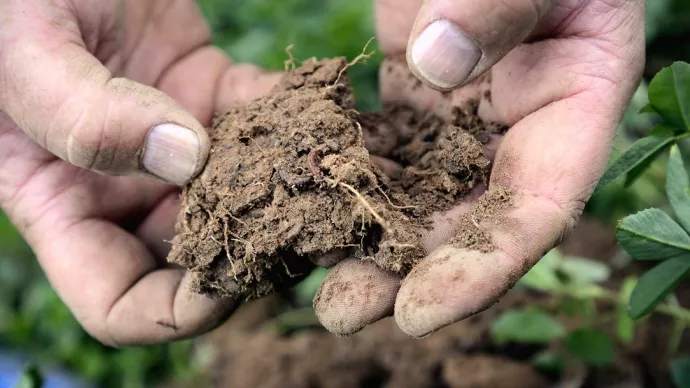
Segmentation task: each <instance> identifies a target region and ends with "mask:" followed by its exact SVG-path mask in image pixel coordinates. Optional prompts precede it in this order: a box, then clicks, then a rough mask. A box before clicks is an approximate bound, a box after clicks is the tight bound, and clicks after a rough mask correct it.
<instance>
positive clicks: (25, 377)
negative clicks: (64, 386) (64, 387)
mask: <svg viewBox="0 0 690 388" xmlns="http://www.w3.org/2000/svg"><path fill="white" fill-rule="evenodd" d="M42 386H43V376H41V371H39V370H38V367H37V366H36V365H35V364H29V365H27V366H26V367H25V368H24V370H23V371H22V374H21V376H19V381H18V382H17V385H16V386H15V387H16V388H41V387H42Z"/></svg>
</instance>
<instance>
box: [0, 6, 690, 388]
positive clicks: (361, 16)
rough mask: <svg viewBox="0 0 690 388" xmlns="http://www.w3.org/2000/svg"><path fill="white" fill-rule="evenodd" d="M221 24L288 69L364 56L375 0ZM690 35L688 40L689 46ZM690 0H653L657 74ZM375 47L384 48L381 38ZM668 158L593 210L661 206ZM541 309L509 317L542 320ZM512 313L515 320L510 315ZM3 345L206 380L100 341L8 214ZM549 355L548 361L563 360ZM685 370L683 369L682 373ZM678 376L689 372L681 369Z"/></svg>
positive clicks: (156, 377)
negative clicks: (292, 64)
mask: <svg viewBox="0 0 690 388" xmlns="http://www.w3.org/2000/svg"><path fill="white" fill-rule="evenodd" d="M199 3H200V5H201V7H202V10H203V12H204V14H205V15H206V17H207V18H208V20H209V23H210V24H211V26H212V28H213V31H214V34H215V35H214V36H215V37H214V40H215V43H216V44H217V45H218V46H220V47H221V48H223V49H224V50H225V51H227V52H228V53H229V54H230V55H231V56H232V57H233V59H234V60H235V61H236V62H251V63H254V64H257V65H260V66H263V67H266V68H269V69H274V70H282V69H283V67H284V61H285V59H286V58H287V54H286V52H285V48H286V47H287V46H289V45H291V44H293V45H294V48H293V51H292V52H293V53H294V55H295V57H296V58H297V59H298V60H299V59H302V60H303V59H306V58H310V57H313V56H316V57H330V56H345V57H347V58H348V59H352V58H354V57H355V56H357V55H358V54H359V53H360V52H361V51H362V48H363V47H364V45H365V44H366V42H367V41H368V40H369V39H370V38H371V37H373V36H374V28H373V14H372V9H371V8H372V1H371V0H352V1H333V0H320V1H314V0H252V1H247V0H199ZM683 42H685V43H686V44H683ZM689 42H690V2H688V1H687V0H649V1H648V7H647V48H648V50H647V52H648V60H647V70H646V75H648V76H649V75H653V74H654V73H656V72H657V71H658V70H659V69H660V68H661V67H663V66H668V65H669V64H670V62H671V61H673V60H685V61H690V43H689ZM372 48H374V49H376V50H377V51H378V47H377V45H376V41H374V43H373V46H372ZM380 60H381V55H380V53H377V55H375V56H374V57H373V58H371V59H370V60H369V61H368V63H366V64H358V65H357V66H355V67H354V68H352V69H351V71H350V74H351V78H352V80H353V87H354V89H355V94H356V97H357V100H358V104H359V106H360V108H361V109H376V108H378V107H379V101H378V95H377V74H378V63H379V62H380ZM644 88H646V84H643V85H642V86H641V91H639V92H638V93H637V94H636V96H635V99H634V100H633V104H632V105H631V109H629V113H628V114H627V115H626V118H625V121H624V123H623V124H622V125H621V127H620V130H619V135H618V136H617V138H616V149H625V148H627V147H628V146H629V144H631V142H633V141H634V140H636V139H637V138H639V137H641V136H644V135H645V134H646V133H647V132H648V131H649V130H650V129H651V126H652V125H651V123H650V122H649V121H648V119H647V118H645V117H642V116H641V115H636V114H634V113H636V112H637V110H639V108H640V107H642V106H644V105H645V104H646V103H647V102H646V95H647V93H646V90H644ZM663 164H665V163H663V162H661V161H660V162H659V163H655V164H653V165H652V166H651V168H650V169H649V170H648V171H647V172H645V174H643V176H642V177H640V179H638V180H637V181H636V182H635V183H634V184H633V186H632V187H631V189H630V190H622V189H621V186H620V185H618V186H616V185H613V186H612V187H610V188H609V189H607V190H605V191H604V192H602V193H600V194H598V195H597V196H596V197H595V198H593V200H592V201H591V202H590V203H589V204H588V206H587V212H588V213H589V214H590V215H592V216H595V217H598V218H600V219H602V220H604V221H609V222H613V221H614V220H617V219H619V218H621V217H622V216H624V215H626V214H629V213H631V212H633V211H635V210H637V209H640V208H643V207H648V206H662V205H660V204H663V202H664V195H663V188H664V175H665V170H664V168H663ZM317 275H318V276H316V275H315V276H313V277H310V278H309V280H308V281H307V282H306V283H305V284H304V285H303V288H302V290H301V291H300V292H301V294H300V297H299V298H300V300H301V301H302V302H303V303H304V304H305V305H307V304H308V303H307V299H308V297H309V295H311V294H313V292H314V290H315V288H316V286H317V285H318V283H319V277H321V278H322V277H323V272H320V273H318V274H317ZM535 316H536V315H533V316H527V317H524V316H522V317H520V316H516V317H512V318H510V319H523V320H524V319H534V317H535ZM505 319H508V318H505ZM0 348H9V349H14V350H20V351H22V352H25V353H27V354H29V355H30V356H31V357H32V358H34V359H35V360H36V361H37V362H38V363H39V364H40V365H41V366H44V365H48V366H52V365H57V366H63V367H67V368H69V369H71V370H73V371H75V372H76V373H78V374H79V375H81V376H84V377H85V378H86V379H88V380H89V381H92V382H95V383H97V384H98V385H100V386H106V387H144V386H147V387H148V386H152V385H155V384H156V383H160V382H162V381H167V380H168V379H171V378H175V379H188V380H189V379H194V381H195V382H197V385H203V384H202V382H201V381H200V380H198V378H199V377H198V373H197V370H196V368H195V364H194V359H193V358H192V357H191V352H190V343H189V342H179V343H174V344H169V345H166V346H150V347H140V348H132V349H125V350H113V349H109V348H106V347H104V346H102V345H100V344H99V343H98V342H96V341H94V340H93V339H91V338H90V337H89V336H88V335H87V334H86V333H85V332H84V331H83V330H82V329H81V328H80V327H79V325H78V324H77V323H76V321H75V320H74V318H73V317H72V315H71V314H70V312H69V310H67V308H66V307H65V306H64V305H63V304H62V302H61V301H60V299H59V298H58V296H57V295H56V294H55V292H54V291H53V290H52V289H51V287H50V285H49V284H48V282H47V280H46V279H45V277H44V276H43V274H42V273H41V271H40V269H39V268H38V266H37V264H36V262H35V260H34V258H33V256H32V254H31V252H30V250H29V249H28V247H27V246H26V245H25V244H24V243H23V242H22V240H21V238H20V236H19V235H18V234H17V233H16V232H15V231H14V229H13V228H12V226H11V225H10V224H9V222H8V221H7V219H6V218H4V217H3V216H2V215H1V214H0ZM547 356H548V355H544V357H542V359H541V361H542V362H544V363H547V362H549V363H551V364H557V363H558V362H560V361H559V360H558V359H554V358H552V357H551V358H550V357H547ZM679 376H680V375H679ZM678 378H679V379H681V378H683V377H678Z"/></svg>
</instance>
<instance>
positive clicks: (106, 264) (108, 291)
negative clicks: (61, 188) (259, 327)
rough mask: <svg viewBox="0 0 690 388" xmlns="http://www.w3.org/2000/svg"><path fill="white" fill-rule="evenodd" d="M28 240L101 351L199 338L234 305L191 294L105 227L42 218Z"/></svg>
mask: <svg viewBox="0 0 690 388" xmlns="http://www.w3.org/2000/svg"><path fill="white" fill-rule="evenodd" d="M29 239H30V242H31V244H32V247H33V248H34V250H35V252H36V254H37V257H38V259H39V262H40V263H41V266H42V267H43V269H44V270H45V272H46V274H47V276H48V278H49V279H50V281H51V284H52V285H53V286H54V288H55V290H56V291H57V292H58V294H59V295H60V297H61V298H62V299H63V300H64V301H65V303H66V304H67V305H68V306H69V307H70V309H71V311H72V312H73V314H74V316H75V317H76V318H77V320H79V322H80V323H81V324H82V325H83V326H84V328H85V329H86V330H87V331H88V332H89V333H90V334H91V335H92V336H94V337H95V338H97V339H99V340H100V341H102V342H104V343H106V344H108V345H112V346H128V345H134V344H150V343H160V342H165V341H170V340H174V339H180V338H186V337H189V336H192V335H196V334H200V333H202V332H205V331H207V330H210V329H211V328H213V327H215V326H216V325H218V324H220V323H221V322H222V320H223V319H225V318H226V317H227V316H228V315H229V314H230V313H231V312H232V311H233V310H234V308H235V307H236V305H237V300H235V299H233V298H222V299H215V300H213V299H210V298H207V297H205V296H203V295H200V294H197V293H194V292H192V291H191V288H190V284H189V283H190V281H191V278H190V277H189V276H188V275H185V271H183V270H181V269H162V268H161V267H159V266H158V264H157V262H156V260H154V258H153V257H152V256H151V254H150V253H149V251H148V249H146V247H145V246H144V245H143V244H142V243H141V241H140V240H139V239H137V238H136V237H134V236H132V235H130V234H128V233H127V232H125V231H123V230H122V229H119V228H118V227H117V226H115V225H113V224H110V223H108V222H106V221H102V220H96V219H84V220H78V221H70V220H68V219H63V218H62V217H61V216H59V215H55V216H54V215H52V214H48V215H47V216H45V217H44V218H42V219H41V221H40V223H38V224H37V225H35V226H34V228H33V229H32V231H31V233H30V235H29ZM77 279H78V281H76V280H77Z"/></svg>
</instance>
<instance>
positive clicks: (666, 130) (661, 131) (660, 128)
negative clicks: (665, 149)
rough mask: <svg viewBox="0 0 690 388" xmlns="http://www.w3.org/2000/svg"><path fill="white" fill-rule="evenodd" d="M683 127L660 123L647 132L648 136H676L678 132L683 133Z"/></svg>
mask: <svg viewBox="0 0 690 388" xmlns="http://www.w3.org/2000/svg"><path fill="white" fill-rule="evenodd" d="M683 132H684V131H683V129H682V128H678V127H676V126H674V125H671V124H669V123H660V124H657V125H656V126H654V128H652V130H651V131H649V133H648V134H647V137H649V136H661V137H668V136H675V135H678V134H681V133H683Z"/></svg>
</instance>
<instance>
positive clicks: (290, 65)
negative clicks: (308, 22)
mask: <svg viewBox="0 0 690 388" xmlns="http://www.w3.org/2000/svg"><path fill="white" fill-rule="evenodd" d="M294 46H295V45H294V44H291V45H289V46H287V47H286V48H285V52H286V53H287V55H288V59H286V60H285V61H284V62H283V64H284V65H285V71H290V70H295V67H296V65H295V57H294V56H293V55H292V48H293V47H294Z"/></svg>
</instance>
